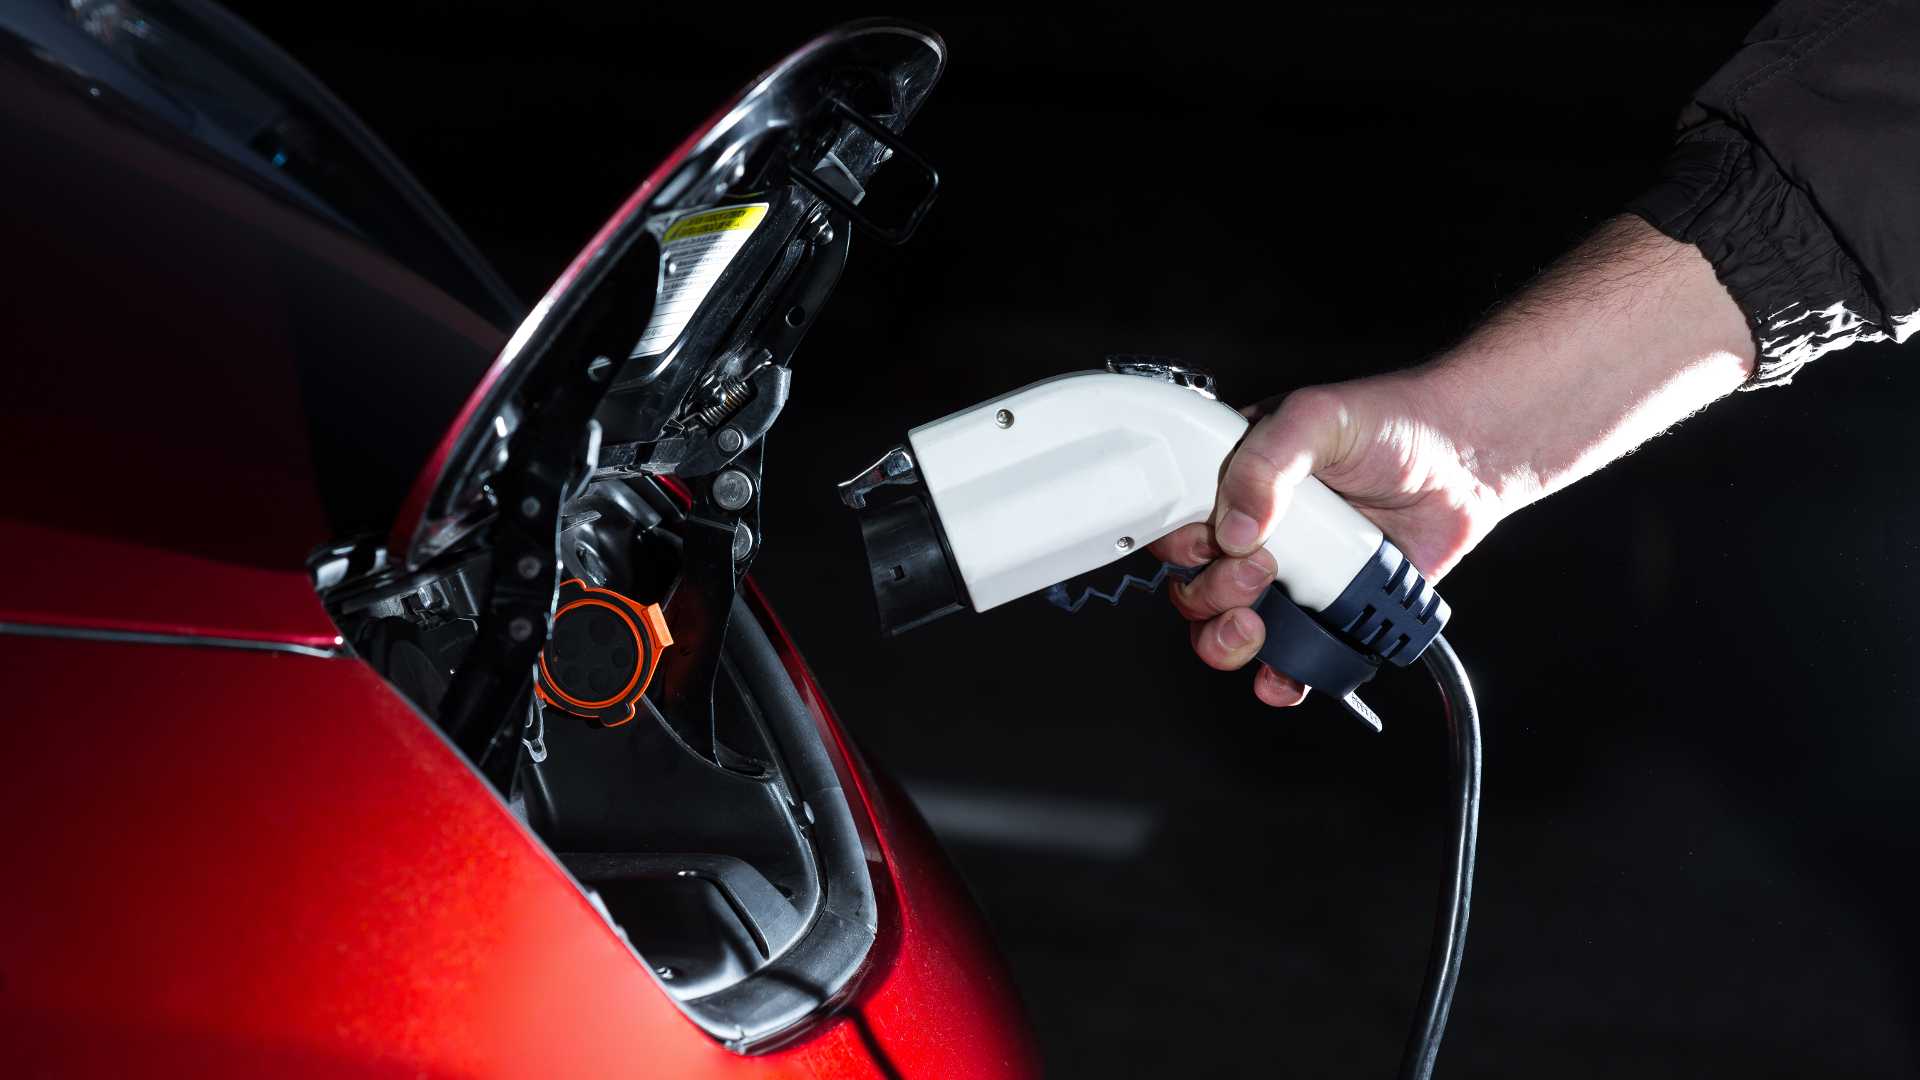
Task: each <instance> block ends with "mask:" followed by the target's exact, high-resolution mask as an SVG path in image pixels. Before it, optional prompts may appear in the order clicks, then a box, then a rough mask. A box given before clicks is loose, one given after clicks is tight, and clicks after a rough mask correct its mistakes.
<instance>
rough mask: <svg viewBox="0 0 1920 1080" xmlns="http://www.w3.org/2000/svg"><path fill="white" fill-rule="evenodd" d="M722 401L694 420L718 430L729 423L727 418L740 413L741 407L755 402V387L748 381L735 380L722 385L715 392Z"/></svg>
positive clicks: (702, 412)
mask: <svg viewBox="0 0 1920 1080" xmlns="http://www.w3.org/2000/svg"><path fill="white" fill-rule="evenodd" d="M715 395H716V396H717V397H719V399H720V400H718V401H716V402H714V403H713V404H712V405H709V406H707V407H706V408H704V409H701V410H700V411H699V412H696V413H694V414H693V415H694V419H696V420H699V421H700V422H701V423H702V424H705V425H706V426H708V427H710V428H717V427H719V426H720V425H721V424H724V423H726V422H727V418H728V417H730V416H732V415H733V414H734V413H737V412H739V411H740V407H741V406H743V405H745V404H746V403H747V402H749V401H752V400H753V385H752V384H751V383H749V382H748V381H747V380H746V379H744V378H742V379H735V380H733V381H732V382H729V383H722V384H720V388H719V389H718V390H716V391H715Z"/></svg>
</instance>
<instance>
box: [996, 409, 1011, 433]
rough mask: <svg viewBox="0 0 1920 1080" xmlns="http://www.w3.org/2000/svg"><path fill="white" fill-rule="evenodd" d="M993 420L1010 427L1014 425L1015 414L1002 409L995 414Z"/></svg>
mask: <svg viewBox="0 0 1920 1080" xmlns="http://www.w3.org/2000/svg"><path fill="white" fill-rule="evenodd" d="M993 422H994V423H996V424H998V425H1000V426H1001V427H1003V428H1010V427H1012V426H1013V414H1012V413H1010V412H1008V411H1007V410H1005V409H1001V410H1000V411H999V412H997V413H994V414H993Z"/></svg>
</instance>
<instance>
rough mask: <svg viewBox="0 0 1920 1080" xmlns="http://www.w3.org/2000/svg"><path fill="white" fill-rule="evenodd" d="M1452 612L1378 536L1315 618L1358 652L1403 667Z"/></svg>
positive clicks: (1424, 647) (1396, 550) (1430, 640)
mask: <svg viewBox="0 0 1920 1080" xmlns="http://www.w3.org/2000/svg"><path fill="white" fill-rule="evenodd" d="M1452 614H1453V611H1452V609H1451V608H1449V607H1447V602H1446V601H1445V600H1442V599H1441V598H1440V594H1439V593H1437V592H1435V591H1434V589H1433V586H1432V585H1429V584H1428V583H1427V579H1426V578H1425V577H1423V576H1421V574H1420V571H1418V570H1416V569H1414V566H1413V562H1412V561H1411V560H1409V559H1408V558H1407V557H1406V556H1405V555H1403V554H1401V552H1400V549H1399V548H1397V547H1395V546H1393V541H1391V540H1387V539H1385V538H1382V539H1381V541H1380V546H1379V548H1377V549H1375V551H1374V553H1373V558H1371V559H1369V560H1368V561H1367V564H1366V565H1365V566H1364V567H1362V568H1361V569H1360V572H1359V573H1357V574H1355V575H1354V576H1353V580H1352V581H1350V582H1348V583H1347V587H1346V589H1345V590H1343V591H1342V592H1341V593H1340V595H1339V597H1338V598H1336V599H1335V600H1334V602H1333V603H1331V604H1328V605H1327V607H1326V609H1325V610H1323V611H1321V612H1320V614H1319V619H1320V621H1321V622H1323V623H1325V624H1326V625H1327V626H1329V627H1332V628H1333V629H1334V631H1335V632H1337V633H1338V634H1339V635H1340V636H1341V637H1342V638H1345V639H1346V640H1347V642H1348V643H1350V644H1352V645H1353V647H1355V648H1357V649H1359V650H1361V651H1362V652H1365V653H1367V654H1368V655H1370V656H1374V657H1378V658H1379V659H1381V660H1383V661H1386V662H1387V663H1390V664H1393V665H1395V666H1396V667H1406V666H1407V665H1408V664H1411V663H1413V662H1414V661H1415V660H1417V659H1419V657H1420V654H1421V653H1423V652H1426V651H1427V646H1429V645H1431V644H1433V639H1434V638H1435V637H1438V636H1439V634H1440V630H1441V628H1442V627H1444V626H1446V624H1447V618H1448V617H1449V616H1450V615H1452Z"/></svg>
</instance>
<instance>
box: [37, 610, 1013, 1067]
mask: <svg viewBox="0 0 1920 1080" xmlns="http://www.w3.org/2000/svg"><path fill="white" fill-rule="evenodd" d="M782 640H783V641H784V639H782ZM784 651H785V652H786V654H787V655H788V656H789V657H790V658H791V657H793V654H792V651H791V647H790V646H787V647H785V649H784ZM790 662H793V663H795V664H796V665H797V660H791V661H790ZM0 670H4V671H6V672H7V673H8V675H10V676H12V678H10V679H9V681H10V683H12V684H13V685H14V686H15V687H16V689H17V694H18V696H17V698H16V709H17V713H16V715H17V716H20V717H34V718H44V720H45V721H46V722H45V723H42V724H39V725H36V728H37V732H36V735H35V747H34V750H35V753H34V760H35V762H36V764H35V765H34V767H32V768H28V769H22V770H19V772H18V774H17V776H16V778H15V780H16V782H15V784H14V798H15V802H16V805H22V806H35V807H41V808H44V809H45V814H44V816H43V817H42V818H41V819H40V820H39V821H37V822H34V823H32V824H30V825H27V826H25V827H20V828H15V829H10V830H7V831H6V833H5V834H4V836H0V864H4V865H6V866H7V867H9V869H10V873H9V879H10V880H9V884H8V887H7V900H6V903H5V905H4V907H5V918H4V919H0V970H3V971H4V972H5V976H6V977H5V981H4V983H0V1003H3V1004H0V1042H4V1044H5V1045H4V1048H0V1052H3V1053H4V1056H5V1059H6V1060H7V1061H8V1062H9V1064H10V1070H12V1071H16V1072H17V1073H22V1074H26V1075H47V1074H59V1075H78V1074H85V1075H129V1074H136V1073H137V1074H143V1075H151V1074H154V1073H166V1074H179V1075H189V1074H190V1075H206V1074H209V1073H212V1074H219V1075H240V1074H246V1075H342V1074H358V1075H386V1074H402V1073H404V1074H406V1075H433V1076H439V1075H459V1076H473V1075H488V1076H531V1075H541V1076H604V1075H613V1074H627V1075H635V1074H637V1075H659V1076H810V1077H849V1078H851V1077H865V1076H887V1075H902V1076H913V1075H929V1076H1016V1075H1024V1074H1028V1073H1031V1072H1032V1071H1033V1066H1032V1062H1033V1060H1034V1057H1033V1051H1032V1048H1031V1044H1030V1042H1029V1039H1028V1036H1027V1033H1026V1028H1025V1026H1024V1023H1023V1021H1022V1020H1021V1018H1020V1015H1019V1012H1018V1009H1017V1007H1016V1006H1014V1005H1013V1003H1012V1002H1013V999H1012V995H1011V992H1010V988H1009V984H1008V982H1007V979H1006V975H1005V973H1004V970H1003V969H1002V967H1001V966H1000V963H999V961H998V959H997V958H996V956H995V955H994V953H993V951H992V949H991V948H990V946H989V944H988V942H987V940H986V938H985V936H984V934H983V931H982V929H981V926H980V923H979V919H978V916H977V915H976V914H975V913H974V912H973V910H972V909H971V906H970V905H969V904H968V903H967V902H966V900H965V899H964V896H965V894H964V892H963V891H962V890H961V889H960V888H959V886H958V884H957V883H956V882H955V881H954V880H953V879H952V877H951V872H950V870H948V869H947V868H946V866H945V865H944V860H943V857H942V856H941V855H940V853H939V851H938V848H937V847H936V846H935V844H934V843H933V841H932V839H931V837H930V836H929V835H928V834H927V833H926V832H925V831H924V827H923V826H921V825H920V824H919V822H918V821H917V820H915V818H914V816H913V813H912V811H911V810H909V809H907V808H906V807H905V806H904V805H903V804H898V803H896V802H895V801H894V799H893V797H892V796H890V795H887V794H882V793H879V792H877V790H876V787H875V784H874V782H873V778H872V777H871V776H870V775H869V774H868V773H867V772H866V770H865V769H864V768H862V767H860V766H859V764H858V763H857V759H855V760H854V761H853V764H851V765H850V767H851V768H853V769H854V771H855V773H856V776H855V777H854V780H855V783H856V784H857V785H858V790H859V791H860V793H861V799H862V801H863V802H864V803H865V806H864V808H862V809H865V810H866V811H868V812H869V813H871V815H872V818H873V821H874V823H875V826H876V827H875V830H874V836H875V838H876V843H875V844H874V845H873V848H872V850H870V852H869V857H870V859H871V860H872V864H873V865H872V867H871V868H872V870H873V871H874V874H875V877H876V878H877V879H879V880H881V881H883V882H885V883H886V884H887V886H889V888H888V889H887V890H886V891H888V892H890V893H891V894H892V897H891V899H892V903H891V904H890V905H889V910H888V911H887V913H886V917H885V918H884V919H883V923H882V926H883V942H882V944H881V945H880V946H879V947H876V949H875V950H874V954H873V956H872V958H871V960H870V964H871V968H870V970H869V971H867V972H866V973H865V974H864V975H863V976H862V977H861V979H860V981H859V984H858V988H857V990H856V991H855V993H854V996H853V997H852V999H851V1000H850V1001H849V1002H848V1003H847V1004H845V1005H844V1006H843V1007H842V1008H841V1009H840V1010H839V1011H838V1015H837V1016H836V1017H835V1018H833V1019H831V1020H829V1021H827V1022H826V1023H825V1024H824V1025H823V1026H822V1027H820V1028H819V1029H818V1030H817V1031H815V1032H813V1033H811V1034H810V1035H809V1036H808V1037H807V1038H805V1039H804V1040H803V1041H802V1042H800V1043H797V1044H795V1045H792V1046H789V1047H788V1048H786V1049H784V1050H781V1051H777V1052H774V1053H770V1054H763V1055H757V1056H740V1055H736V1054H733V1053H730V1052H728V1051H727V1050H725V1049H723V1048H721V1047H720V1046H719V1045H718V1044H716V1043H715V1042H713V1040H712V1039H710V1038H709V1037H708V1036H707V1035H706V1034H705V1033H704V1032H702V1031H700V1030H699V1029H698V1028H697V1027H695V1026H694V1025H693V1024H692V1023H691V1022H690V1021H688V1020H687V1019H686V1018H685V1017H684V1016H682V1015H681V1013H680V1012H679V1010H678V1009H677V1008H676V1007H675V1005H674V1004H673V1003H672V1001H671V1000H670V999H669V998H668V997H667V995H666V993H665V991H664V990H662V989H661V988H660V986H659V985H658V983H656V982H655V980H654V978H653V976H652V974H651V973H650V972H649V971H648V970H647V968H646V966H645V965H644V964H643V963H642V962H640V961H639V960H638V959H637V958H636V957H634V955H633V954H632V952H631V951H629V950H628V949H627V947H626V946H625V944H624V943H623V942H622V941H621V940H620V939H619V938H618V937H617V936H616V935H615V934H614V932H613V931H612V930H611V929H610V928H609V927H608V925H607V923H606V922H605V921H604V920H603V919H602V918H601V917H600V915H599V914H598V913H597V912H596V911H595V910H594V908H593V906H592V905H591V904H590V903H589V902H588V900H587V898H586V897H585V895H584V894H582V893H581V892H580V890H579V889H578V887H576V886H575V885H574V883H573V881H572V880H571V879H570V878H569V877H568V876H567V874H566V872H565V871H564V870H562V869H561V868H560V866H559V864H558V863H556V862H555V861H554V860H553V858H552V857H551V856H550V855H549V854H548V853H547V851H546V849H545V848H544V847H542V846H541V844H540V843H539V842H538V841H537V840H535V839H534V838H533V837H532V836H531V835H530V834H528V833H527V832H526V831H525V830H524V829H523V828H522V827H521V825H520V823H519V822H518V821H517V820H516V819H515V818H514V817H513V816H512V815H511V814H510V813H509V812H508V811H507V809H506V807H505V806H504V805H503V804H502V803H501V802H500V800H499V799H498V798H497V797H496V796H495V795H494V793H493V792H492V791H491V790H490V789H489V788H488V787H487V786H486V784H485V782H484V781H482V780H481V779H480V778H479V777H478V776H477V775H476V774H475V773H474V772H473V771H472V769H470V768H469V767H468V766H467V765H466V763H465V762H464V761H462V760H461V759H460V758H459V757H458V755H457V754H456V753H455V752H454V750H453V749H452V748H451V747H450V746H449V745H448V744H447V743H446V742H445V741H444V740H443V739H442V738H441V737H440V736H439V735H438V733H436V732H435V731H434V730H433V729H432V728H431V726H430V725H428V724H427V722H426V721H425V720H424V719H423V718H421V717H420V716H419V715H418V714H417V713H416V712H414V710H413V709H412V707H411V706H409V705H408V704H407V703H406V702H404V701H402V700H401V699H400V698H399V697H398V696H397V695H396V694H394V693H393V692H392V691H391V690H390V689H389V688H388V687H387V686H386V685H385V684H384V683H383V682H381V681H380V679H379V678H378V677H376V676H375V675H374V674H373V673H372V672H371V671H369V670H368V669H366V668H365V667H364V666H363V665H361V664H359V663H357V662H355V661H351V660H346V659H316V658H311V657H304V656H292V655H286V654H276V653H266V652H249V651H242V650H236V649H226V648H206V647H199V646H160V645H146V644H137V645H136V644H121V643H111V642H94V641H69V640H53V639H44V638H34V637H24V636H7V637H0ZM795 670H797V671H798V672H799V673H800V676H801V678H802V679H805V680H806V681H805V682H804V683H803V685H804V686H805V687H806V690H807V695H808V697H809V699H810V702H811V703H812V705H813V706H814V707H815V708H816V710H822V711H818V712H817V715H818V717H819V719H820V722H821V723H822V725H823V726H824V727H825V728H826V729H827V730H828V731H830V732H832V733H833V734H834V735H835V737H836V739H837V740H838V741H839V744H840V746H841V747H842V748H843V749H847V747H846V744H845V742H844V740H840V739H839V732H838V729H837V727H836V726H835V725H834V724H833V722H832V720H831V718H830V716H829V715H828V714H827V713H825V712H824V711H823V708H822V706H821V702H820V698H819V694H818V689H817V687H814V686H813V685H812V683H811V680H810V679H808V678H807V676H806V675H805V672H804V668H799V667H797V666H796V668H795ZM102 686H110V687H112V695H113V697H114V698H115V699H116V701H117V703H118V704H117V707H114V708H109V709H100V708H77V707H76V706H78V705H80V704H81V702H82V701H85V700H86V699H87V698H88V697H89V696H91V695H90V694H89V691H95V692H96V693H97V688H99V687H102Z"/></svg>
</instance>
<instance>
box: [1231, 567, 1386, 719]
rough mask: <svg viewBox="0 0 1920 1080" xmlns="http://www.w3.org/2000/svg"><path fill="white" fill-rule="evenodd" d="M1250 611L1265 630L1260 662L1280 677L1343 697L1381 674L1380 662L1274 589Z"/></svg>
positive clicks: (1272, 587)
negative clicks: (1379, 671)
mask: <svg viewBox="0 0 1920 1080" xmlns="http://www.w3.org/2000/svg"><path fill="white" fill-rule="evenodd" d="M1253 610H1254V613H1255V614H1257V615H1259V616H1260V621H1261V622H1263V623H1265V624H1266V627H1267V640H1266V643H1265V644H1263V645H1261V646H1260V652H1259V654H1258V655H1259V659H1260V662H1261V663H1263V664H1265V665H1267V666H1268V667H1270V668H1272V669H1273V670H1275V671H1277V672H1280V673H1281V674H1283V675H1290V676H1292V677H1293V678H1295V679H1298V680H1299V681H1300V682H1302V683H1305V684H1306V685H1308V686H1311V687H1313V688H1314V689H1315V690H1319V691H1321V692H1322V693H1327V694H1332V695H1333V696H1334V697H1336V698H1343V697H1346V696H1347V695H1348V694H1351V693H1353V692H1354V690H1356V689H1357V688H1359V686H1360V684H1361V683H1363V682H1366V681H1367V680H1368V679H1371V678H1373V673H1374V672H1376V671H1378V670H1380V661H1378V660H1376V659H1374V658H1373V657H1372V656H1369V655H1368V654H1366V653H1363V652H1361V651H1360V650H1358V649H1356V648H1354V647H1353V646H1352V645H1351V644H1349V643H1347V642H1346V641H1345V640H1343V639H1341V638H1340V637H1339V636H1338V635H1336V634H1334V632H1333V631H1331V630H1329V629H1327V628H1326V627H1325V626H1322V625H1320V622H1319V621H1318V620H1317V619H1315V618H1314V617H1313V616H1312V615H1309V614H1307V612H1306V611H1305V610H1304V609H1303V608H1301V607H1300V605H1298V604H1296V603H1294V602H1293V598H1292V597H1289V596H1288V595H1287V594H1286V590H1284V589H1282V588H1280V586H1278V585H1271V586H1268V588H1267V591H1266V592H1265V593H1263V594H1262V595H1261V597H1260V599H1258V600H1256V601H1254V605H1253Z"/></svg>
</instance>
